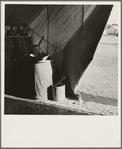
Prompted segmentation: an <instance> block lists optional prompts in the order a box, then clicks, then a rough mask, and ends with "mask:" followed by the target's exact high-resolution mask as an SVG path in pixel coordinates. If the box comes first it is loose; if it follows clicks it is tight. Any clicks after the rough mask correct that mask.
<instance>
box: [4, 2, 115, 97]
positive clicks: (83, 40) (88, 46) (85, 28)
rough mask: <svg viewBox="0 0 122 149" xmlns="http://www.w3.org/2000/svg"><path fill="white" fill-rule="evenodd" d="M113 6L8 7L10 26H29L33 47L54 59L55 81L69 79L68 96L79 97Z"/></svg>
mask: <svg viewBox="0 0 122 149" xmlns="http://www.w3.org/2000/svg"><path fill="white" fill-rule="evenodd" d="M111 9H112V5H15V4H14V5H8V4H7V5H6V6H5V24H6V26H9V25H13V26H18V25H22V24H24V25H27V26H28V27H29V28H30V31H32V32H31V35H32V38H33V45H37V44H38V43H39V41H40V39H41V38H42V37H43V36H44V39H43V41H42V43H41V44H40V47H39V49H40V52H46V53H48V54H49V55H50V56H52V57H53V61H52V66H53V71H54V72H53V73H54V82H55V83H56V82H58V81H59V80H60V79H61V78H62V76H65V83H66V90H67V94H70V95H72V96H73V98H77V90H78V86H79V83H80V81H81V80H82V75H83V73H84V71H85V69H86V68H87V67H88V65H89V63H90V62H91V61H92V59H93V56H94V53H95V50H96V47H97V45H98V43H99V40H100V38H101V35H102V33H103V31H104V28H105V25H106V22H107V20H108V17H109V15H110V12H111Z"/></svg>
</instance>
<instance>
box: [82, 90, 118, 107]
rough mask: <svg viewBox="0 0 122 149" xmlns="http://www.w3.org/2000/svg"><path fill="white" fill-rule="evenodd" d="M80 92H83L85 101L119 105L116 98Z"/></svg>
mask: <svg viewBox="0 0 122 149" xmlns="http://www.w3.org/2000/svg"><path fill="white" fill-rule="evenodd" d="M80 94H81V98H82V100H83V101H85V102H94V103H99V104H105V105H110V106H118V100H117V99H114V98H109V97H103V96H95V95H92V94H86V93H84V92H80Z"/></svg>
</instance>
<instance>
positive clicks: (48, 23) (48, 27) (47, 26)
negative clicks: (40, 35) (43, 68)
mask: <svg viewBox="0 0 122 149" xmlns="http://www.w3.org/2000/svg"><path fill="white" fill-rule="evenodd" d="M47 41H49V8H48V5H47ZM47 54H49V51H48V42H47Z"/></svg>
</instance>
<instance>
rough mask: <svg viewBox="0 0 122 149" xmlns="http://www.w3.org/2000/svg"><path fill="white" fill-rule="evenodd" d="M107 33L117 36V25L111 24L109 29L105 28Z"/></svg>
mask: <svg viewBox="0 0 122 149" xmlns="http://www.w3.org/2000/svg"><path fill="white" fill-rule="evenodd" d="M107 34H108V35H114V36H118V26H117V25H112V26H111V27H110V28H109V29H107Z"/></svg>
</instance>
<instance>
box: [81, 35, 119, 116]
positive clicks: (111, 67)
mask: <svg viewBox="0 0 122 149" xmlns="http://www.w3.org/2000/svg"><path fill="white" fill-rule="evenodd" d="M79 92H80V93H81V99H82V103H81V108H82V109H84V110H88V111H92V112H95V113H99V114H103V115H116V114H118V37H115V36H102V38H101V40H100V42H99V45H98V47H97V50H96V53H95V55H94V59H93V61H92V62H91V64H90V65H89V67H88V68H87V70H86V72H85V74H84V76H83V78H82V82H81V84H80V87H79Z"/></svg>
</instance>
